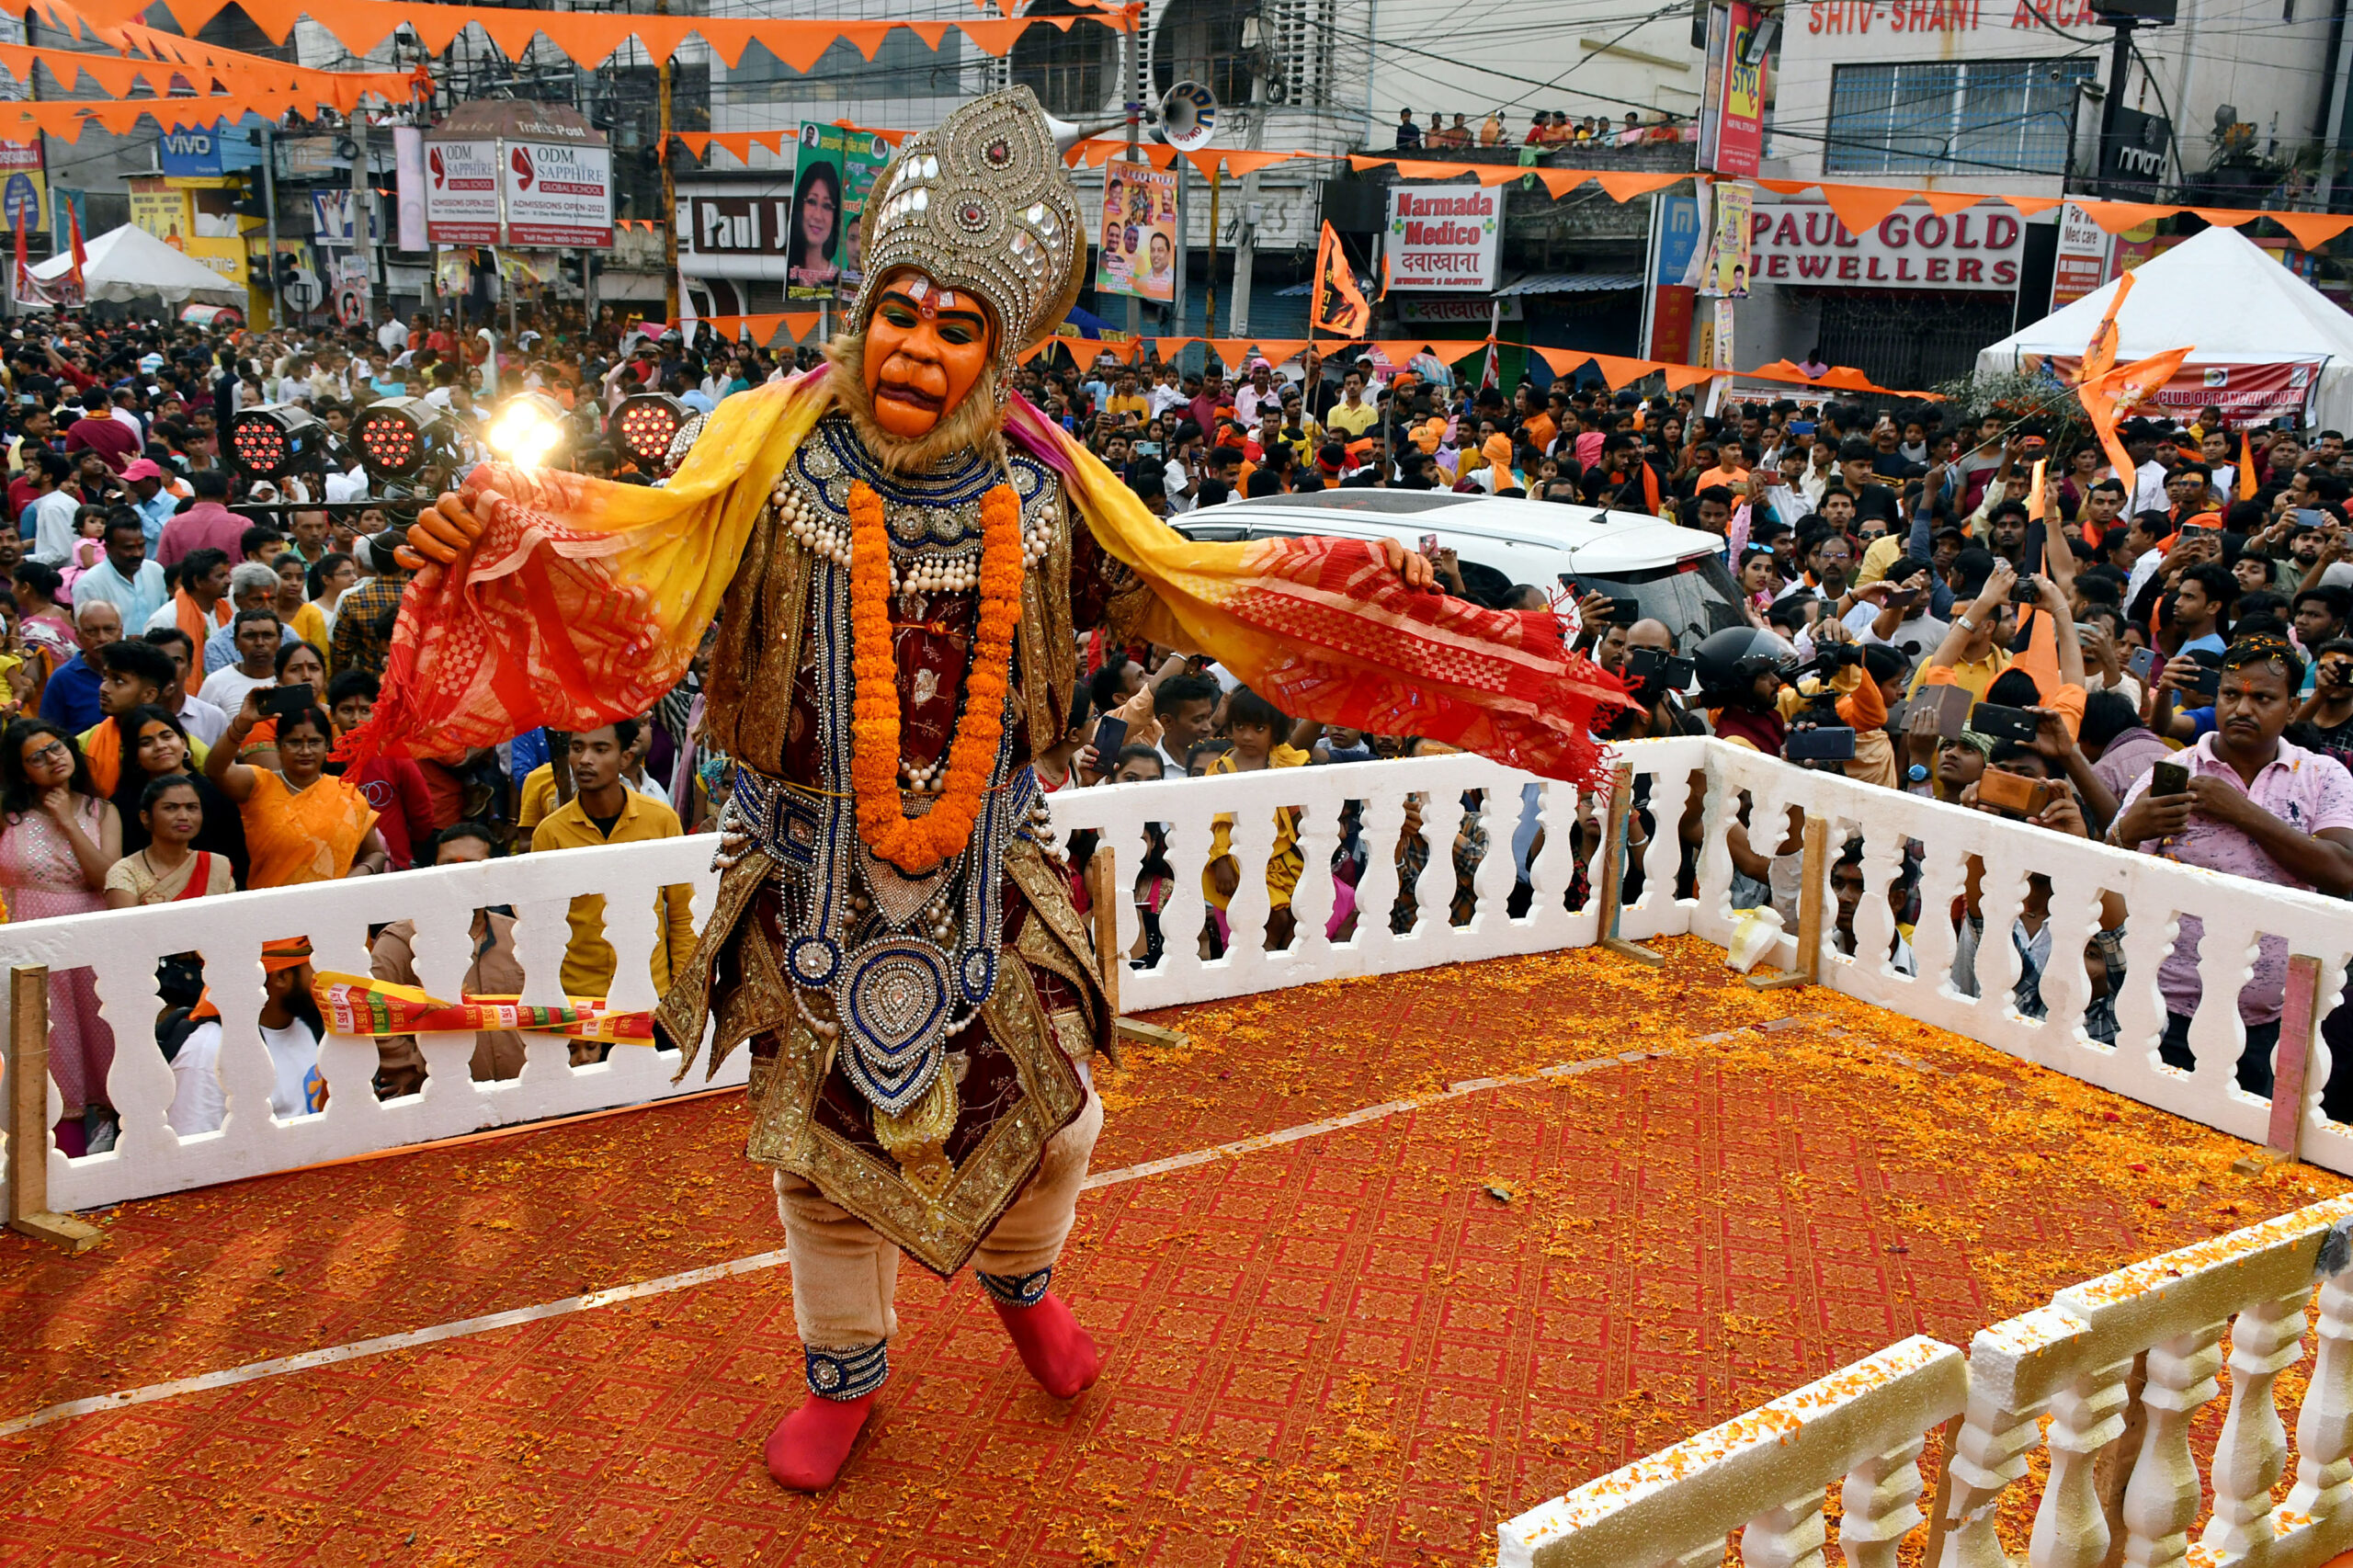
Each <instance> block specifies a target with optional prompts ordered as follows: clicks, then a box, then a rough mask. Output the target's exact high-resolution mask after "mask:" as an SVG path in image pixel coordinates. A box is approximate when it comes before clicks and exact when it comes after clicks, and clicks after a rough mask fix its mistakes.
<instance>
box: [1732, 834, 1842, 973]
mask: <svg viewBox="0 0 2353 1568" xmlns="http://www.w3.org/2000/svg"><path fill="white" fill-rule="evenodd" d="M1802 842H1803V845H1804V850H1803V858H1802V859H1801V860H1800V862H1799V872H1798V880H1799V884H1800V885H1799V888H1798V964H1797V967H1796V968H1795V969H1793V970H1791V971H1790V972H1789V973H1787V974H1776V975H1771V976H1767V977H1759V976H1757V975H1754V974H1752V975H1750V976H1749V977H1748V983H1749V984H1751V985H1753V986H1755V987H1756V989H1757V990H1759V991H1779V990H1780V989H1782V988H1783V987H1785V986H1790V985H1812V984H1813V983H1816V982H1818V981H1819V980H1820V979H1821V978H1822V893H1823V889H1824V884H1825V883H1826V882H1827V881H1829V876H1830V865H1829V861H1830V824H1829V822H1828V820H1827V819H1825V818H1823V817H1817V816H1812V815H1809V816H1808V817H1807V818H1806V819H1805V835H1804V838H1803V840H1802Z"/></svg>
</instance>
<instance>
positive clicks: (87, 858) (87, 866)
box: [0, 719, 122, 1155]
mask: <svg viewBox="0 0 2353 1568" xmlns="http://www.w3.org/2000/svg"><path fill="white" fill-rule="evenodd" d="M120 858H122V824H121V820H120V819H119V817H117V816H116V815H115V810H114V807H113V806H112V805H111V804H109V803H108V801H106V800H105V799H103V798H102V797H101V796H100V795H99V794H98V792H97V790H96V789H95V788H93V787H92V785H91V783H90V768H89V764H87V763H86V762H85V761H84V760H83V758H82V753H81V750H80V748H79V747H77V746H76V745H75V744H74V737H73V736H71V735H69V734H67V733H65V732H64V731H63V730H61V729H59V728H58V727H57V726H56V725H54V724H51V723H50V722H47V721H46V720H40V719H19V720H17V722H15V723H13V724H10V725H9V726H8V727H7V729H6V731H5V732H0V890H5V892H6V898H7V901H8V918H9V919H11V920H18V921H22V920H43V919H47V918H49V917H50V916H51V915H83V914H87V913H88V912H90V911H92V910H97V909H104V908H105V907H106V893H105V888H106V881H107V872H108V869H110V868H111V867H112V866H113V865H114V863H115V861H117V860H119V859H120ZM113 1064H114V1031H113V1030H111V1029H109V1028H108V1027H107V1021H106V1019H105V1018H103V1017H100V1016H99V1014H98V993H97V983H96V981H95V980H94V979H93V978H92V976H91V973H90V971H88V970H86V969H67V970H52V971H50V976H49V1072H50V1076H51V1077H52V1078H54V1079H55V1080H56V1081H57V1092H58V1096H59V1097H60V1098H62V1099H63V1101H64V1102H65V1118H64V1119H63V1121H61V1122H59V1123H58V1126H57V1146H58V1147H59V1148H60V1149H62V1150H63V1151H64V1152H65V1153H67V1154H69V1155H79V1154H84V1153H104V1152H105V1151H106V1150H108V1149H110V1148H112V1147H113V1146H114V1131H115V1114H114V1108H113V1107H112V1106H111V1105H109V1104H108V1101H107V1070H108V1068H109V1067H111V1066H112V1065H113Z"/></svg>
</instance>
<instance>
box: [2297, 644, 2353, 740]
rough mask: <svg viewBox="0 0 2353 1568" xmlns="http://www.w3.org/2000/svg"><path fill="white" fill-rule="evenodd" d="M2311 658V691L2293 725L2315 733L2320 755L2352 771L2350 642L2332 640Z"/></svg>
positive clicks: (2352, 670) (2316, 649)
mask: <svg viewBox="0 0 2353 1568" xmlns="http://www.w3.org/2000/svg"><path fill="white" fill-rule="evenodd" d="M2300 608H2301V607H2300ZM2312 656H2313V677H2312V691H2311V693H2310V695H2308V696H2307V697H2306V698H2305V699H2304V700H2303V705H2302V707H2300V708H2298V709H2297V710H2296V719H2297V722H2300V723H2305V724H2310V725H2311V726H2312V727H2313V729H2314V730H2315V731H2317V732H2318V733H2319V734H2320V746H2319V749H2320V750H2321V751H2323V752H2325V753H2326V754H2327V755H2328V756H2333V757H2335V758H2336V760H2337V761H2339V762H2341V763H2344V764H2345V765H2346V766H2347V767H2353V641H2348V640H2347V639H2345V638H2342V637H2332V638H2330V639H2329V640H2328V641H2326V642H2322V643H2320V644H2319V645H2318V646H2316V647H2314V648H2313V650H2312Z"/></svg>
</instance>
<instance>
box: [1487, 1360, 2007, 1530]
mask: <svg viewBox="0 0 2353 1568" xmlns="http://www.w3.org/2000/svg"><path fill="white" fill-rule="evenodd" d="M1968 1383H1969V1380H1968V1374H1967V1372H1966V1370H1965V1369H1964V1366H1963V1362H1962V1359H1961V1352H1960V1351H1959V1350H1956V1349H1954V1348H1953V1347H1952V1346H1949V1345H1944V1344H1940V1343H1938V1341H1936V1340H1933V1339H1929V1338H1927V1337H1925V1336H1915V1337H1913V1338H1911V1339H1907V1340H1904V1342H1903V1343H1902V1344H1900V1345H1891V1346H1888V1347H1887V1348H1886V1349H1884V1350H1882V1351H1881V1352H1880V1353H1879V1354H1878V1355H1876V1356H1873V1357H1872V1358H1870V1359H1869V1360H1867V1361H1858V1362H1856V1363H1855V1364H1854V1365H1853V1366H1851V1367H1842V1368H1840V1369H1838V1370H1837V1371H1836V1372H1833V1373H1831V1374H1830V1376H1828V1377H1826V1378H1824V1379H1823V1380H1822V1381H1819V1382H1815V1383H1809V1384H1807V1385H1806V1386H1805V1387H1804V1388H1802V1389H1799V1390H1798V1391H1797V1392H1794V1393H1787V1394H1783V1395H1782V1396H1781V1397H1780V1398H1779V1399H1777V1400H1775V1401H1773V1403H1770V1404H1768V1405H1765V1406H1763V1407H1761V1408H1760V1409H1756V1410H1752V1411H1750V1412H1748V1413H1747V1414H1746V1415H1740V1416H1735V1417H1734V1418H1733V1419H1732V1420H1730V1421H1727V1422H1725V1423H1724V1424H1723V1425H1722V1426H1716V1427H1712V1428H1711V1429H1710V1430H1708V1431H1705V1432H1702V1433H1700V1434H1699V1436H1698V1437H1687V1438H1686V1439H1684V1440H1683V1441H1682V1442H1680V1443H1677V1444H1676V1445H1675V1446H1674V1447H1673V1448H1671V1449H1661V1450H1660V1451H1659V1452H1657V1453H1654V1454H1653V1455H1651V1456H1650V1457H1649V1458H1647V1459H1641V1460H1635V1461H1634V1462H1633V1463H1632V1464H1630V1465H1627V1466H1625V1467H1624V1468H1623V1469H1620V1470H1616V1471H1611V1472H1610V1473H1609V1474H1608V1475H1605V1476H1602V1477H1600V1478H1599V1479H1598V1480H1595V1481H1589V1482H1587V1483H1585V1484H1584V1485H1583V1486H1580V1487H1578V1488H1577V1489H1576V1490H1575V1491H1574V1492H1572V1493H1570V1494H1568V1495H1567V1496H1565V1497H1556V1498H1554V1499H1553V1500H1552V1502H1549V1503H1545V1504H1542V1505H1540V1506H1537V1507H1534V1508H1531V1509H1529V1511H1528V1512H1527V1513H1524V1514H1522V1515H1520V1516H1519V1517H1518V1518H1516V1519H1512V1520H1509V1521H1507V1522H1506V1523H1504V1524H1502V1525H1500V1526H1498V1527H1497V1528H1496V1536H1497V1545H1498V1551H1497V1556H1496V1562H1497V1568H1715V1565H1716V1564H1717V1563H1719V1562H1722V1561H1723V1555H1724V1540H1725V1538H1726V1537H1728V1536H1730V1535H1732V1534H1733V1532H1735V1531H1737V1532H1738V1533H1739V1535H1740V1553H1741V1561H1742V1562H1745V1563H1746V1564H1747V1565H1748V1568H1799V1565H1801V1564H1803V1565H1806V1568H1815V1565H1818V1564H1820V1563H1821V1562H1822V1549H1823V1544H1824V1540H1826V1539H1827V1531H1826V1527H1825V1526H1824V1520H1823V1508H1824V1500H1825V1494H1827V1492H1828V1489H1829V1486H1830V1484H1831V1483H1833V1482H1835V1481H1836V1480H1837V1479H1839V1478H1841V1477H1843V1478H1844V1479H1845V1490H1844V1491H1843V1492H1842V1494H1840V1498H1839V1503H1840V1507H1841V1515H1840V1517H1839V1521H1838V1537H1837V1540H1838V1548H1839V1551H1841V1552H1843V1553H1844V1554H1845V1556H1846V1559H1847V1562H1849V1563H1852V1564H1854V1568H1895V1559H1896V1551H1897V1548H1898V1546H1899V1545H1900V1543H1901V1542H1902V1541H1903V1540H1904V1537H1905V1536H1906V1535H1909V1534H1910V1533H1911V1532H1912V1530H1913V1529H1914V1528H1916V1527H1917V1526H1918V1525H1919V1524H1920V1522H1921V1520H1922V1518H1923V1517H1924V1516H1923V1515H1922V1513H1921V1511H1920V1506H1919V1498H1920V1494H1921V1491H1922V1487H1921V1482H1920V1464H1919V1460H1920V1453H1921V1450H1922V1449H1924V1448H1925V1447H1927V1434H1928V1433H1929V1432H1931V1431H1933V1430H1935V1429H1936V1428H1937V1427H1938V1426H1941V1425H1942V1424H1943V1423H1944V1422H1946V1421H1948V1420H1949V1419H1950V1418H1951V1417H1952V1416H1953V1415H1957V1414H1959V1413H1960V1411H1961V1406H1962V1404H1963V1403H1964V1402H1965V1401H1966V1400H1967V1398H1968Z"/></svg>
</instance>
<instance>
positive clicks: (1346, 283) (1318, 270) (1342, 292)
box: [1308, 222, 1372, 338]
mask: <svg viewBox="0 0 2353 1568" xmlns="http://www.w3.org/2000/svg"><path fill="white" fill-rule="evenodd" d="M1313 302H1314V309H1313V311H1311V312H1309V314H1308V324H1309V325H1310V326H1312V327H1313V329H1314V330H1315V331H1317V332H1329V333H1335V334H1337V335H1339V336H1342V337H1347V338H1358V337H1362V336H1363V335H1365V333H1366V332H1368V331H1369V330H1370V328H1371V326H1372V306H1371V305H1370V304H1369V303H1367V302H1366V301H1365V297H1364V290H1361V289H1359V288H1358V287H1357V278H1356V269H1355V268H1354V267H1350V266H1349V265H1348V257H1347V252H1345V251H1343V250H1342V249H1341V248H1340V236H1339V235H1338V234H1336V233H1333V232H1332V225H1331V224H1330V223H1328V222H1327V223H1325V224H1324V237H1323V238H1322V239H1320V240H1318V241H1317V242H1316V244H1315V298H1314V301H1313Z"/></svg>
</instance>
